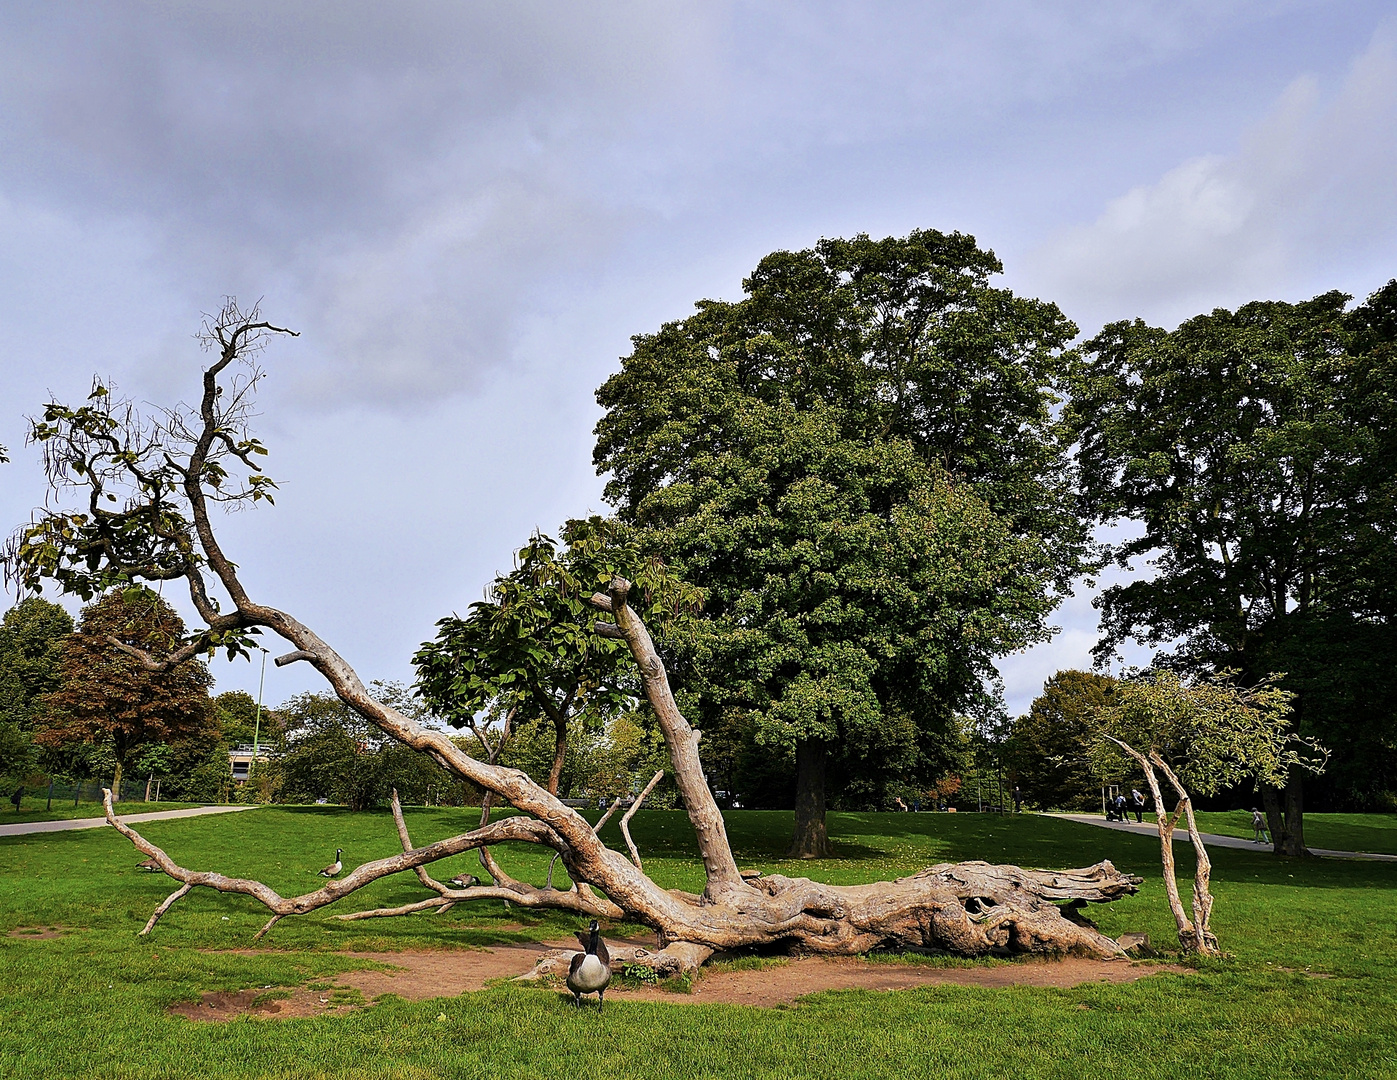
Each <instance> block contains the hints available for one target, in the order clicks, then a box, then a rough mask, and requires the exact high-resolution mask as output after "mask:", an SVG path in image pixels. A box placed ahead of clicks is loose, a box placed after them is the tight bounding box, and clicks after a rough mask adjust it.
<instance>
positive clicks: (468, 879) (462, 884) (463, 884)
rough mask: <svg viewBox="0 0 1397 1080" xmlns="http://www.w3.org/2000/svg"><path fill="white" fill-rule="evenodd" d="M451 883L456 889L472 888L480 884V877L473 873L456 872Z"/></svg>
mask: <svg viewBox="0 0 1397 1080" xmlns="http://www.w3.org/2000/svg"><path fill="white" fill-rule="evenodd" d="M451 884H452V885H454V886H456V888H458V889H473V888H475V886H477V885H479V884H480V879H479V878H478V877H476V876H475V875H474V874H457V875H456V876H455V877H454V878H452V879H451Z"/></svg>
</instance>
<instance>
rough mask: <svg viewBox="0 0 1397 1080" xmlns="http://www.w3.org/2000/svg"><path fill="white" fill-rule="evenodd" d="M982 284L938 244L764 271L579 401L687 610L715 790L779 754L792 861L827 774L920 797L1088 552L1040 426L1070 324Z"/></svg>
mask: <svg viewBox="0 0 1397 1080" xmlns="http://www.w3.org/2000/svg"><path fill="white" fill-rule="evenodd" d="M1001 269H1002V267H1001V266H1000V264H999V261H998V260H997V259H996V258H995V256H994V255H993V254H992V253H990V252H986V251H982V250H980V249H979V248H978V247H977V246H976V244H975V241H974V239H973V238H971V237H968V236H963V235H960V234H950V235H946V234H942V233H938V232H931V231H926V232H914V233H912V234H911V235H909V236H908V237H906V238H902V239H896V238H890V239H886V240H880V241H874V240H870V239H869V238H868V237H866V236H859V237H856V238H854V239H852V240H826V241H822V242H821V243H820V244H819V245H818V246H817V247H815V248H814V249H811V250H807V251H800V252H776V253H774V254H772V255H770V256H768V257H767V258H765V259H763V260H762V261H761V263H760V264H759V265H758V267H757V269H756V270H755V272H754V273H753V274H752V276H751V277H750V278H748V279H747V280H746V281H744V283H743V287H744V290H745V292H746V298H745V299H744V300H742V301H741V302H739V303H731V304H730V303H718V302H713V301H704V302H703V303H700V304H699V305H698V307H699V310H698V313H697V314H696V315H694V316H692V317H690V318H688V319H686V320H684V321H682V322H676V323H670V324H667V325H666V326H664V327H663V328H662V329H661V330H660V331H658V332H657V333H654V334H649V335H642V336H639V337H636V338H635V339H634V345H635V348H634V351H633V352H632V353H631V355H630V356H628V357H625V358H624V359H623V361H622V369H621V371H620V372H619V373H617V374H616V375H614V376H612V377H611V378H610V379H608V380H607V382H606V383H605V385H603V386H602V388H601V389H600V390H599V391H598V394H597V400H598V401H599V403H600V404H601V405H602V406H603V407H604V408H605V409H606V410H607V411H606V415H605V416H604V417H603V418H602V420H601V422H600V423H599V424H598V426H597V436H598V441H597V446H596V451H595V455H594V459H595V462H596V465H597V467H598V469H599V470H600V471H603V472H609V473H610V474H611V478H610V481H609V483H608V485H607V489H606V492H607V498H608V499H609V500H610V501H611V502H612V503H613V504H614V505H615V506H616V507H617V510H618V513H619V515H620V516H621V517H622V518H623V519H624V520H625V521H627V522H629V523H632V524H634V525H636V526H637V527H639V528H640V529H642V530H643V532H644V536H645V543H646V544H647V545H648V546H649V550H652V551H654V552H656V553H658V554H660V555H662V556H663V557H664V558H665V559H666V560H669V561H671V562H672V563H673V565H674V568H675V571H676V572H677V573H678V574H680V575H681V576H683V577H685V578H686V579H687V580H691V581H695V582H701V583H702V585H703V587H704V589H705V591H706V595H707V602H706V608H705V611H706V616H707V617H706V618H705V619H704V620H701V621H694V622H689V623H683V624H680V625H679V626H678V627H676V632H675V633H672V634H669V635H666V637H665V639H664V643H665V646H666V648H667V650H668V653H669V655H670V656H671V657H672V660H673V666H674V669H675V673H676V680H677V682H678V684H679V687H680V691H681V692H680V700H681V703H682V705H683V707H684V709H685V711H686V712H688V713H689V715H691V716H694V717H695V718H696V719H698V720H699V721H700V722H701V723H702V725H703V726H704V728H705V731H706V732H707V733H708V737H709V739H710V743H709V745H708V747H706V753H708V754H710V755H711V757H710V760H713V761H715V762H719V763H722V762H726V763H729V764H730V766H731V768H732V772H731V773H730V774H729V775H728V776H726V777H718V776H715V777H714V781H715V784H716V785H718V786H732V785H734V784H736V783H739V782H741V781H742V779H743V775H742V774H743V770H744V769H747V770H749V771H751V766H752V764H753V759H754V758H755V757H757V755H756V754H754V753H752V752H751V751H750V747H751V746H752V744H753V743H755V744H758V745H759V746H760V747H761V753H764V754H765V756H766V760H767V762H768V763H771V762H772V761H773V759H776V760H777V761H781V760H784V762H785V763H786V764H785V765H784V768H785V769H786V770H789V771H787V773H786V775H787V776H790V775H791V772H793V773H794V775H795V780H796V782H795V784H794V785H793V787H794V791H792V790H791V787H789V786H788V787H787V788H786V791H785V792H784V793H781V794H784V796H785V798H786V799H787V800H788V801H787V805H789V804H790V802H789V800H791V798H792V796H793V797H794V803H795V805H796V808H797V825H796V836H795V838H794V842H793V848H792V850H793V851H794V852H795V853H797V854H801V855H806V856H810V855H817V854H821V853H823V852H824V851H825V849H826V844H827V841H826V837H825V831H824V806H825V801H826V793H827V777H828V778H829V781H830V783H829V787H828V791H829V792H831V793H832V794H833V796H834V797H836V798H837V797H839V796H842V795H844V794H846V793H858V797H859V798H860V799H861V800H862V801H865V802H869V803H873V804H875V805H876V804H877V803H878V802H879V801H880V800H881V799H882V798H883V797H885V796H886V789H887V785H888V784H890V783H891V784H898V785H906V784H915V785H920V784H921V783H922V782H927V781H930V780H932V779H935V775H936V774H937V773H938V772H939V771H940V770H941V768H942V765H943V762H942V760H941V759H942V758H943V757H944V754H943V753H942V744H943V743H944V741H945V732H946V730H947V727H948V724H949V722H950V718H951V717H952V716H953V714H954V713H955V712H956V711H957V710H958V709H964V708H966V707H967V706H968V705H970V704H971V703H972V702H973V700H974V699H975V698H976V697H977V696H979V695H982V694H983V692H984V689H983V688H984V683H985V680H986V679H992V678H993V676H994V669H993V661H994V659H995V658H996V657H997V656H1000V655H1003V654H1005V653H1007V652H1011V651H1013V650H1015V649H1017V648H1020V647H1022V646H1024V645H1026V644H1028V643H1030V642H1032V641H1035V640H1040V639H1041V638H1042V637H1044V636H1045V633H1046V632H1045V630H1044V619H1045V617H1046V615H1047V614H1048V612H1049V611H1050V610H1051V609H1052V608H1053V606H1054V604H1055V603H1056V601H1057V598H1058V596H1059V595H1060V594H1061V592H1062V591H1063V590H1065V589H1066V587H1067V585H1068V583H1069V581H1070V579H1071V578H1072V576H1073V575H1074V574H1075V573H1076V572H1077V571H1079V570H1080V569H1081V567H1082V564H1083V559H1084V557H1085V556H1086V554H1087V551H1088V548H1087V540H1086V534H1085V530H1084V528H1083V525H1082V523H1081V521H1080V520H1079V519H1078V516H1077V514H1076V509H1075V506H1074V504H1073V502H1072V498H1071V485H1070V483H1069V480H1070V477H1069V465H1068V459H1067V456H1066V453H1065V443H1064V441H1063V437H1062V436H1063V432H1062V431H1061V430H1060V428H1059V426H1058V424H1057V423H1056V422H1055V420H1054V417H1053V406H1054V404H1055V402H1056V400H1057V398H1056V396H1055V389H1056V387H1057V386H1058V384H1059V382H1060V380H1061V377H1062V374H1063V365H1064V361H1063V354H1062V349H1063V346H1064V345H1065V344H1066V343H1067V342H1068V341H1069V340H1070V339H1071V338H1072V336H1073V334H1074V333H1075V328H1074V327H1073V326H1072V324H1071V323H1070V322H1068V321H1067V319H1066V318H1064V317H1063V315H1062V313H1061V312H1060V311H1059V310H1058V309H1057V308H1056V307H1055V306H1053V305H1051V304H1046V303H1042V302H1040V301H1036V300H1026V299H1022V298H1019V297H1015V296H1014V295H1013V294H1012V293H1010V292H1009V291H1007V290H1005V289H999V288H994V287H991V286H990V284H989V278H990V276H991V275H992V274H995V273H998V272H1000V270H1001ZM718 742H726V743H727V746H726V747H723V748H721V749H720V748H717V747H714V744H716V743H718ZM744 744H746V746H747V747H748V748H749V749H747V750H744ZM709 747H713V748H712V749H710V748H709ZM715 751H716V752H715ZM792 762H793V763H794V766H795V767H794V769H793V770H791V769H790V763H792ZM773 771H774V770H772V769H770V768H767V769H766V770H765V772H766V774H767V775H766V776H765V777H764V778H762V779H764V781H765V782H766V783H767V784H768V785H771V786H779V778H778V777H776V776H773V775H771V774H772V773H773ZM773 782H774V784H773Z"/></svg>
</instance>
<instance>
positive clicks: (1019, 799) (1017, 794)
mask: <svg viewBox="0 0 1397 1080" xmlns="http://www.w3.org/2000/svg"><path fill="white" fill-rule="evenodd" d="M1022 809H1023V792H1021V791H1020V790H1019V785H1018V784H1015V785H1014V813H1016V814H1017V813H1018V812H1019V811H1021V810H1022Z"/></svg>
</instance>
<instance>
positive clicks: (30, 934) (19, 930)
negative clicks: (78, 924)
mask: <svg viewBox="0 0 1397 1080" xmlns="http://www.w3.org/2000/svg"><path fill="white" fill-rule="evenodd" d="M70 930H72V927H71V926H16V927H15V928H14V929H13V930H11V931H10V932H9V933H7V934H6V935H5V936H6V937H12V938H24V939H25V940H27V941H44V940H47V939H48V938H56V937H61V936H62V935H63V934H66V933H68V931H70Z"/></svg>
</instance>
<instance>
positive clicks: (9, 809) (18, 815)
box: [0, 788, 206, 825]
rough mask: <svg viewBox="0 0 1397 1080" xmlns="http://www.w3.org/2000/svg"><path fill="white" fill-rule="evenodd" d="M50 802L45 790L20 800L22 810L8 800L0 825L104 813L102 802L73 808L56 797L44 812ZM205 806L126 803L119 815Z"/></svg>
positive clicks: (120, 806) (1, 807)
mask: <svg viewBox="0 0 1397 1080" xmlns="http://www.w3.org/2000/svg"><path fill="white" fill-rule="evenodd" d="M47 802H48V800H47V799H46V798H45V797H44V791H43V788H40V789H39V793H38V794H37V795H28V794H26V795H25V796H24V798H23V799H22V800H21V801H20V806H19V810H18V811H16V810H15V808H14V807H13V806H12V805H10V803H9V801H8V800H6V801H5V802H3V803H0V825H9V824H12V823H14V822H17V821H71V820H73V819H74V818H99V817H101V816H102V814H103V813H104V811H103V810H102V804H101V803H99V802H96V803H94V802H82V803H78V804H77V805H76V806H74V805H73V804H72V803H71V802H69V801H68V800H66V799H59V798H55V799H54V800H53V807H52V809H47V810H46V809H44V807H45V804H46V803H47ZM204 805H206V804H204V803H189V802H158V803H155V802H141V801H140V800H134V801H132V800H129V799H128V800H126V801H124V802H121V803H118V804H117V812H118V813H120V814H123V815H124V814H145V813H149V812H150V811H152V810H184V809H185V808H187V807H190V806H204Z"/></svg>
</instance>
